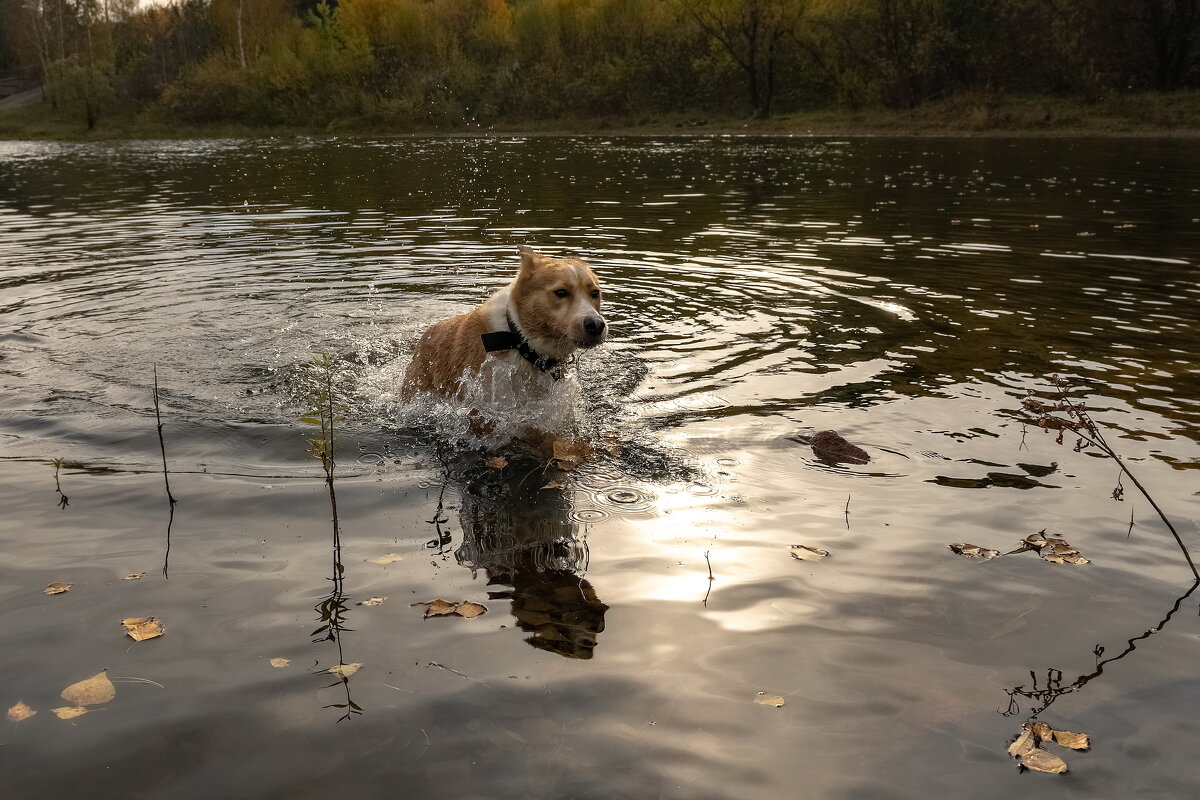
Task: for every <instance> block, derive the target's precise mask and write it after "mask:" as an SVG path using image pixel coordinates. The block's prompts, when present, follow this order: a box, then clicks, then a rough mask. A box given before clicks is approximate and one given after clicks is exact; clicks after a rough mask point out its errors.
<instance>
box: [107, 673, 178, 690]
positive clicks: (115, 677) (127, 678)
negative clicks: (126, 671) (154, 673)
mask: <svg viewBox="0 0 1200 800" xmlns="http://www.w3.org/2000/svg"><path fill="white" fill-rule="evenodd" d="M109 680H114V681H121V682H122V683H148V684H150V685H151V686H157V687H158V688H160V689H165V688H167V687H165V686H163V685H162V684H161V683H159V682H158V681H152V680H150V679H149V678H134V677H133V676H130V675H113V676H112V678H110V679H109Z"/></svg>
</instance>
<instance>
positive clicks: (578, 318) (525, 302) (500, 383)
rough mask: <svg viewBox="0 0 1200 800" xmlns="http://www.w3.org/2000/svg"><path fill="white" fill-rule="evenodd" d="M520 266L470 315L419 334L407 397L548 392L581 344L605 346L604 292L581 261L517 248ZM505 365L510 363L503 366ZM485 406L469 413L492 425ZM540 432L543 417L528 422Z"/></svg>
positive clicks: (499, 401)
mask: <svg viewBox="0 0 1200 800" xmlns="http://www.w3.org/2000/svg"><path fill="white" fill-rule="evenodd" d="M519 253H520V260H521V262H520V268H519V270H518V271H517V276H516V278H515V279H514V280H513V281H512V283H510V284H509V285H508V286H506V287H504V288H503V289H501V290H500V291H498V292H496V293H495V294H493V295H492V296H491V297H490V298H488V299H487V300H485V301H484V302H483V303H482V304H480V305H479V306H477V307H476V308H474V309H473V310H471V311H468V312H467V313H466V314H461V315H459V316H457V317H452V318H450V319H444V320H441V321H439V322H435V323H434V324H433V325H431V326H430V327H429V328H428V330H426V331H425V332H424V334H422V335H421V338H420V340H418V342H417V346H416V349H415V350H414V352H413V357H412V361H411V362H410V363H409V365H408V369H407V370H406V371H405V373H404V383H403V386H402V388H401V397H402V398H403V399H405V400H410V399H412V398H413V397H414V396H416V395H417V394H419V393H433V394H436V395H441V396H443V397H446V398H450V399H454V400H459V401H463V400H468V399H469V398H468V394H469V392H468V389H470V388H474V389H475V390H479V389H480V388H482V390H483V391H481V392H478V393H477V394H476V395H475V396H478V397H488V398H490V400H491V402H492V403H493V404H495V405H498V406H499V405H503V406H508V405H509V404H515V405H520V404H522V403H524V402H526V401H529V400H532V399H536V398H535V397H532V395H538V394H541V395H547V394H549V393H550V391H551V389H552V387H553V385H554V383H555V382H556V381H559V380H561V379H562V378H563V377H564V374H565V367H566V365H567V363H568V360H569V359H570V358H571V357H572V356H573V355H574V354H575V353H576V352H577V351H579V350H585V349H589V348H593V347H596V346H597V345H600V344H602V343H603V342H604V341H605V339H607V337H608V324H607V323H606V322H605V320H604V317H603V316H601V315H600V304H601V301H602V295H603V293H602V291H601V289H600V282H599V280H598V279H597V278H596V274H595V273H594V272H592V270H591V268H590V267H589V266H588V265H587V264H586V263H585V262H583V261H581V260H579V259H574V258H552V257H550V256H545V255H542V254H540V253H535V252H534V251H533V250H532V249H531V248H529V247H525V246H522V247H520V248H519ZM499 365H504V367H505V368H504V369H497V367H498V366H499ZM485 416H486V409H479V408H475V409H472V411H471V425H472V430H474V431H475V432H476V433H481V432H483V433H486V432H489V431H490V424H489V423H488V421H487V420H486V419H485V418H484V417H485ZM530 423H531V425H530V427H531V428H533V430H534V431H538V430H542V431H544V430H545V429H544V428H539V426H538V424H537V423H538V420H530Z"/></svg>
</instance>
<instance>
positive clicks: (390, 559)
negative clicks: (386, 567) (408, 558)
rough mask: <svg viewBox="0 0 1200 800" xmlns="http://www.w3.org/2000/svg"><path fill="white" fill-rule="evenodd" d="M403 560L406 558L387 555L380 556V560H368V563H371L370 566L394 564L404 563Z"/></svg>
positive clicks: (393, 554) (394, 554)
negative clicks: (397, 562)
mask: <svg viewBox="0 0 1200 800" xmlns="http://www.w3.org/2000/svg"><path fill="white" fill-rule="evenodd" d="M403 560H404V556H402V555H400V554H399V553H388V554H387V555H385V556H380V557H379V558H368V559H367V563H369V564H392V563H394V562H396V561H403Z"/></svg>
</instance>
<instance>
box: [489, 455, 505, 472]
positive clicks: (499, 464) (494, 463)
mask: <svg viewBox="0 0 1200 800" xmlns="http://www.w3.org/2000/svg"><path fill="white" fill-rule="evenodd" d="M487 465H488V466H489V467H491V468H492V469H504V468H505V467H507V466H508V459H507V458H505V457H504V456H495V457H494V458H489V459H488V460H487Z"/></svg>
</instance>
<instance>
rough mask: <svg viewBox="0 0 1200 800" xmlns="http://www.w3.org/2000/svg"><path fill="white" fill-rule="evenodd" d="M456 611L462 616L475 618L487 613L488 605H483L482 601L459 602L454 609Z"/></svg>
mask: <svg viewBox="0 0 1200 800" xmlns="http://www.w3.org/2000/svg"><path fill="white" fill-rule="evenodd" d="M454 613H455V614H458V615H459V616H460V617H466V618H467V619H474V618H475V617H478V616H481V615H483V614H486V613H487V606H485V605H481V604H480V603H459V604H458V607H457V608H455V609H454Z"/></svg>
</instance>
